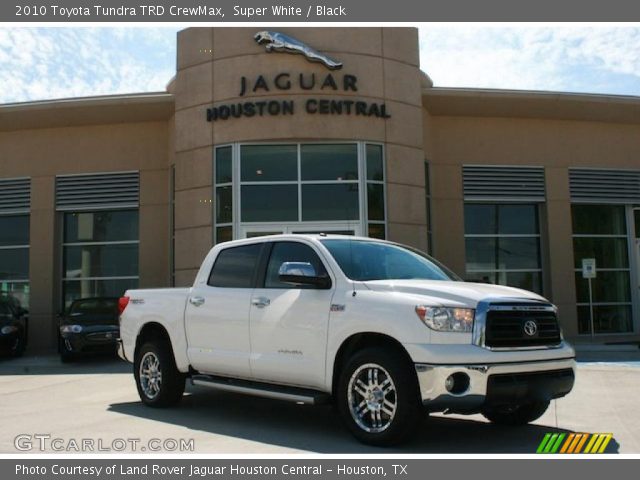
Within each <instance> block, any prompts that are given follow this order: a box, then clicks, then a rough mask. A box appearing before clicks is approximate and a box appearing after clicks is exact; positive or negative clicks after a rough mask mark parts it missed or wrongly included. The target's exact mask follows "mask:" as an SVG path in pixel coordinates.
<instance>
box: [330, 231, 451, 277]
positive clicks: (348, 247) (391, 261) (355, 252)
mask: <svg viewBox="0 0 640 480" xmlns="http://www.w3.org/2000/svg"><path fill="white" fill-rule="evenodd" d="M321 242H322V244H323V245H324V246H325V247H326V248H327V250H329V252H330V253H331V255H332V256H333V258H335V260H336V262H338V265H339V266H340V268H341V269H342V271H343V272H344V274H345V275H346V276H347V277H349V278H350V279H351V280H358V281H363V282H364V281H369V280H401V279H419V280H445V281H446V280H449V281H451V280H454V281H458V280H460V279H459V278H458V277H457V276H456V274H455V273H453V272H451V271H450V270H448V269H447V268H446V267H444V266H443V265H440V264H439V263H438V262H436V261H435V260H433V259H432V258H429V257H428V256H426V255H424V254H423V253H421V252H419V251H417V250H413V249H409V248H405V247H402V246H400V245H395V244H390V243H380V242H373V241H367V240H350V239H327V240H321Z"/></svg>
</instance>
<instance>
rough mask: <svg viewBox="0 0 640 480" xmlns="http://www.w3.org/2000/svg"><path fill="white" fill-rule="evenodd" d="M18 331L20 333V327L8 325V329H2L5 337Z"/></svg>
mask: <svg viewBox="0 0 640 480" xmlns="http://www.w3.org/2000/svg"><path fill="white" fill-rule="evenodd" d="M17 331H18V327H14V326H13V325H7V326H6V327H2V328H1V329H0V332H1V333H2V334H3V335H9V334H10V333H13V332H17Z"/></svg>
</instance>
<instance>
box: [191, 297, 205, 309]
mask: <svg viewBox="0 0 640 480" xmlns="http://www.w3.org/2000/svg"><path fill="white" fill-rule="evenodd" d="M189 303H190V304H191V305H193V306H194V307H199V306H200V305H202V304H203V303H204V298H203V297H191V298H190V299H189Z"/></svg>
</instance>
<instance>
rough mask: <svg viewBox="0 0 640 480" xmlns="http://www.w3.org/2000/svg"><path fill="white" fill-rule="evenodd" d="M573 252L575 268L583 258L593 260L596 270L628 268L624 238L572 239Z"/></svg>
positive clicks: (580, 264) (579, 266)
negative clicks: (594, 260)
mask: <svg viewBox="0 0 640 480" xmlns="http://www.w3.org/2000/svg"><path fill="white" fill-rule="evenodd" d="M573 251H574V260H575V267H576V268H582V259H583V258H595V259H596V267H597V268H598V269H600V268H628V267H629V256H628V254H627V239H626V238H614V237H610V238H602V237H591V238H589V237H574V238H573Z"/></svg>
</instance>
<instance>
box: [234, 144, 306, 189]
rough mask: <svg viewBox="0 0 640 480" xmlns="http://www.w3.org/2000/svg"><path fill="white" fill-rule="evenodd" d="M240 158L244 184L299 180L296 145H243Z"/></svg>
mask: <svg viewBox="0 0 640 480" xmlns="http://www.w3.org/2000/svg"><path fill="white" fill-rule="evenodd" d="M240 156H241V158H242V162H241V163H240V172H241V180H242V181H243V182H274V181H279V182H282V181H296V180H297V179H298V147H297V146H296V145H243V146H242V147H241V154H240Z"/></svg>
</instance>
